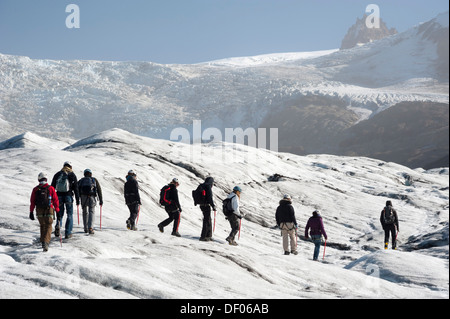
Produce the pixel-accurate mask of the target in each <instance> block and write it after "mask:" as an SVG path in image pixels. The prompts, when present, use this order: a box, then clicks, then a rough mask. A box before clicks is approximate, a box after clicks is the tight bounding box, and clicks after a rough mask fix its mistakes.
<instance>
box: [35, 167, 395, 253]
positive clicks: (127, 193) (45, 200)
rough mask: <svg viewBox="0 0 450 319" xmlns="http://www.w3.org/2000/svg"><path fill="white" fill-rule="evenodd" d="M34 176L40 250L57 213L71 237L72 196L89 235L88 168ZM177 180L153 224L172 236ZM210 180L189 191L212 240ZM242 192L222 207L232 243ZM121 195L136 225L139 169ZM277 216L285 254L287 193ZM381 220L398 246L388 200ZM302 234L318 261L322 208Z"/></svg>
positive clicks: (92, 193) (98, 195)
mask: <svg viewBox="0 0 450 319" xmlns="http://www.w3.org/2000/svg"><path fill="white" fill-rule="evenodd" d="M38 181H39V185H37V186H36V187H35V188H34V189H33V191H32V194H31V199H30V202H31V203H30V219H31V220H34V219H35V218H34V210H35V209H36V216H37V218H38V221H39V224H40V230H41V238H40V240H41V243H42V248H43V250H44V251H48V248H49V243H50V240H51V234H52V224H53V221H54V220H55V219H56V226H55V236H56V237H60V238H62V234H61V227H62V222H63V217H64V215H66V223H65V228H64V229H65V238H66V239H70V238H71V237H72V232H73V203H74V196H75V203H76V205H77V209H78V207H79V205H80V204H81V207H82V213H83V226H84V232H85V233H87V234H89V235H93V234H94V220H95V207H96V206H97V199H98V203H99V205H100V209H101V207H102V205H103V196H102V190H101V187H100V183H99V182H98V180H97V179H96V178H94V177H93V176H92V171H91V170H90V169H85V170H84V177H83V178H82V179H80V180H79V181H78V180H77V177H76V175H75V173H74V172H73V170H72V164H71V163H70V162H65V163H64V165H63V168H62V169H61V170H60V171H58V172H57V173H56V174H55V175H54V176H53V179H52V182H51V184H50V185H49V184H48V182H47V175H46V174H45V173H39V175H38ZM179 185H180V183H179V180H178V179H177V178H173V179H172V180H171V181H170V183H168V184H167V185H165V186H164V187H163V188H162V189H161V190H160V200H159V204H160V205H161V206H162V207H164V209H165V211H166V213H167V214H168V217H167V218H166V219H165V220H163V221H162V222H160V223H159V224H158V225H157V227H158V229H159V231H160V232H164V228H165V227H166V226H169V225H170V224H171V223H173V225H172V233H171V234H172V235H173V236H176V237H181V235H180V233H179V226H180V220H181V212H182V208H181V204H180V201H179V197H178V187H179ZM213 186H214V178H213V177H207V178H206V179H205V181H204V182H203V183H201V184H200V185H199V186H198V187H197V189H196V190H193V191H192V197H193V200H194V205H195V206H197V205H198V206H199V207H200V210H201V212H202V214H203V223H202V230H201V235H200V241H205V242H207V241H212V240H213V237H212V236H213V232H214V228H215V220H216V218H215V217H216V213H217V207H216V204H215V202H214V196H213ZM241 193H242V189H241V187H239V186H235V187H234V188H233V190H232V192H231V193H230V194H229V195H228V196H227V198H226V199H224V200H223V202H222V211H223V213H224V215H225V218H226V219H227V220H228V221H229V223H230V227H231V231H230V234H229V235H228V237H227V238H226V241H227V242H228V243H229V244H230V245H232V246H237V245H238V244H237V243H236V235H237V234H238V233H239V232H240V226H241V220H242V218H243V217H244V215H243V214H242V213H241V211H240V199H241ZM124 198H125V203H126V205H127V206H128V209H129V212H130V215H129V217H128V219H127V220H126V227H127V229H129V230H137V227H136V224H137V220H138V218H139V212H140V206H141V198H140V195H139V185H138V181H137V175H136V173H135V172H134V171H133V170H130V171H128V174H127V176H126V182H125V185H124ZM212 212H214V225H213V222H212V217H211V213H212ZM275 219H276V223H277V226H278V228H279V229H280V230H281V236H282V245H283V249H284V254H285V255H289V254H294V255H297V254H298V251H297V237H298V234H297V229H298V224H297V220H296V218H295V210H294V207H293V206H292V198H291V196H290V195H284V196H283V198H282V199H281V200H280V202H279V206H278V208H277V210H276V213H275ZM380 222H381V224H382V227H383V229H384V231H385V240H384V242H385V249H387V248H388V243H389V236H390V235H391V237H392V249H396V239H397V234H398V230H399V227H398V216H397V212H396V211H395V209H394V208H393V207H392V202H391V201H387V202H386V206H385V207H384V209H383V210H382V212H381V216H380ZM304 234H305V238H306V239H311V241H312V242H313V243H314V245H315V248H314V253H313V260H315V261H317V260H318V257H319V253H320V247H321V245H322V242H323V239H325V244H326V241H327V239H328V236H327V233H326V232H325V228H324V224H323V219H322V217H321V214H320V211H318V210H315V211H314V212H313V213H312V216H311V217H310V218H309V219H308V222H307V224H306V227H305V231H304ZM289 247H290V249H289Z"/></svg>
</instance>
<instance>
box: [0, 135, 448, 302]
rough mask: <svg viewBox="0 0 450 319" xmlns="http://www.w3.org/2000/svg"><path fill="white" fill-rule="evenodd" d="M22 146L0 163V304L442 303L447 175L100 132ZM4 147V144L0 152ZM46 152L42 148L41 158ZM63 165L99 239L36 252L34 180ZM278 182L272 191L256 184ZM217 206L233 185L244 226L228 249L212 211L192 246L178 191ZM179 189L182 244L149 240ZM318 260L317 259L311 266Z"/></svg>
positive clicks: (220, 219) (194, 232) (190, 221)
mask: <svg viewBox="0 0 450 319" xmlns="http://www.w3.org/2000/svg"><path fill="white" fill-rule="evenodd" d="M23 136H26V137H30V136H31V138H30V139H32V140H33V141H34V143H24V144H22V145H20V146H19V147H3V149H1V150H0V187H1V188H2V189H4V190H6V192H3V195H2V197H1V198H0V207H1V209H2V211H1V219H0V298H49V299H50V298H165V299H166V298H167V299H173V298H182V299H185V298H186V299H209V298H219V299H220V298H227V299H228V298H230V299H241V298H252V299H255V298H261V299H265V298H273V299H278V298H379V297H383V298H388V299H392V298H419V299H420V298H444V299H446V298H448V297H449V283H448V282H449V281H448V277H449V275H448V274H449V272H448V220H449V218H448V216H449V191H448V187H449V180H448V178H449V175H448V174H449V170H448V168H442V169H434V170H430V171H425V170H421V169H416V170H411V169H409V168H406V167H403V166H401V165H398V164H394V163H387V162H382V161H378V160H373V159H369V158H361V157H336V156H331V155H310V156H306V157H302V156H296V155H291V154H287V153H273V152H270V151H267V150H260V149H256V148H250V147H247V146H244V145H234V144H227V143H210V144H203V145H200V144H195V145H187V144H183V143H176V142H168V141H164V140H157V139H151V138H147V137H142V136H138V135H134V134H131V133H129V132H127V131H124V130H121V129H112V130H107V131H104V132H101V133H98V134H95V135H93V136H91V137H88V138H86V139H83V140H80V141H78V142H75V143H71V145H70V146H69V147H66V145H65V143H66V142H63V143H61V144H60V143H59V142H57V141H54V143H50V144H49V142H51V141H50V140H48V139H43V138H40V137H38V136H37V135H30V134H29V133H25V134H24V135H22V138H23ZM3 145H4V144H3ZM52 145H53V146H56V145H58V147H51V146H52ZM66 160H70V161H71V162H72V164H73V168H74V172H75V173H76V174H77V176H78V178H80V177H81V176H82V172H83V170H84V169H85V168H90V169H91V170H92V171H93V173H94V176H95V177H97V178H98V179H99V182H100V183H101V186H102V189H103V194H104V202H105V203H104V206H103V216H102V229H101V230H100V229H99V208H98V207H97V210H96V211H97V216H96V233H95V235H92V236H90V235H86V234H84V232H83V230H82V227H81V226H79V225H78V224H77V217H76V209H75V212H74V237H73V238H72V239H70V240H64V241H63V245H62V247H60V244H59V240H57V239H56V238H54V239H53V240H52V242H51V244H50V250H49V251H48V252H47V253H43V252H42V249H41V247H40V243H39V239H38V238H39V226H38V223H37V221H31V220H29V219H28V209H29V196H30V194H31V190H32V188H33V187H34V186H35V185H36V184H37V181H36V179H37V175H38V173H39V172H41V171H44V172H47V174H49V175H50V176H51V175H52V174H54V173H56V172H57V171H58V170H59V169H60V168H61V166H62V164H63V163H64V161H66ZM129 169H134V170H135V171H136V172H137V174H138V180H139V185H140V188H141V197H142V204H143V205H142V208H141V212H140V217H139V223H138V228H139V230H138V231H136V232H133V231H129V230H127V229H126V227H125V220H126V219H127V218H128V215H129V213H128V209H127V207H126V206H125V204H124V200H123V193H122V189H123V184H124V181H125V175H126V173H127V171H128V170H129ZM275 173H278V174H281V175H283V178H282V180H281V181H279V182H269V181H268V177H269V176H271V175H273V174H275ZM209 175H210V176H213V177H214V178H215V180H216V184H215V187H214V188H213V191H214V194H215V201H216V204H217V206H218V207H220V206H221V205H220V204H219V203H220V199H223V198H225V196H226V195H227V194H228V193H229V192H230V191H231V189H232V187H233V186H235V185H239V186H241V187H242V189H243V193H242V198H241V204H242V211H243V213H245V214H246V217H245V218H244V219H243V221H242V229H241V236H240V239H239V240H238V244H239V246H237V247H234V246H229V245H228V244H226V242H225V238H226V237H227V235H228V233H229V231H230V226H229V224H228V222H227V221H226V220H225V218H224V216H223V214H222V212H221V209H219V211H218V212H217V219H216V230H215V233H214V238H215V241H213V242H200V241H199V240H198V239H199V236H200V232H201V224H202V214H201V212H200V209H199V208H198V207H195V206H194V205H193V203H192V198H191V191H192V190H193V189H195V188H196V186H197V185H198V183H199V182H201V181H202V179H203V178H204V177H206V176H209ZM173 177H177V178H178V179H179V180H180V187H179V193H180V201H181V204H182V207H183V213H182V217H181V223H180V233H181V235H182V237H181V238H177V237H174V236H171V235H170V228H171V227H170V226H171V225H170V226H169V227H167V228H166V229H165V232H164V233H160V232H159V230H158V228H157V226H156V225H157V224H158V223H159V222H160V221H162V220H163V219H165V218H166V217H167V214H166V213H165V211H164V210H163V209H162V208H160V207H159V205H158V204H157V202H158V198H159V190H160V188H161V187H162V186H164V185H165V184H166V183H168V181H170V180H171V178H173ZM286 193H287V194H290V195H291V196H292V198H293V205H294V208H295V210H296V217H297V221H298V222H299V235H300V237H299V239H298V251H299V254H298V255H297V256H294V255H290V256H284V255H283V251H282V245H281V237H280V231H279V230H277V229H276V228H274V227H273V226H275V210H276V207H277V206H278V201H279V200H280V199H281V197H282V195H283V194H286ZM387 199H390V200H392V201H393V204H394V207H395V208H396V209H397V211H398V213H399V218H400V233H399V250H397V251H392V250H387V251H385V250H384V249H381V248H382V246H383V236H384V235H383V231H382V229H381V227H380V224H379V214H380V212H381V209H382V208H383V206H384V203H385V201H386V200H387ZM315 209H319V210H321V211H322V215H323V218H324V224H325V228H326V231H327V233H328V237H329V238H328V243H327V248H326V254H325V260H324V261H322V260H321V261H319V262H315V261H312V253H313V245H312V243H310V242H308V241H306V240H304V238H303V237H302V236H303V231H304V227H305V224H306V221H307V219H308V218H309V216H310V215H311V213H312V211H313V210H315ZM322 252H323V247H322V251H321V256H322Z"/></svg>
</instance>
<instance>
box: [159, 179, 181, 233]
mask: <svg viewBox="0 0 450 319" xmlns="http://www.w3.org/2000/svg"><path fill="white" fill-rule="evenodd" d="M178 186H180V183H179V181H178V178H174V179H172V181H171V182H170V183H169V184H168V185H166V186H164V187H163V188H162V189H161V193H160V200H159V202H160V204H161V205H162V206H164V209H165V210H166V213H167V214H168V215H169V217H168V218H167V219H165V220H164V221H162V222H161V223H159V224H158V229H159V231H160V232H161V233H163V232H164V227H166V226H167V225H169V224H170V223H171V222H173V229H172V235H173V236H176V237H181V235H180V233H179V232H178V228H179V226H180V214H181V212H182V209H181V205H180V200H179V198H178V190H177V188H178Z"/></svg>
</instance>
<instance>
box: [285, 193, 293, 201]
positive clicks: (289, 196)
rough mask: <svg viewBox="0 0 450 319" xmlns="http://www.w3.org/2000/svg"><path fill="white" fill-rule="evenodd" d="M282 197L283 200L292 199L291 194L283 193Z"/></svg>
mask: <svg viewBox="0 0 450 319" xmlns="http://www.w3.org/2000/svg"><path fill="white" fill-rule="evenodd" d="M283 199H284V200H292V198H291V195H288V194H285V195H284V196H283Z"/></svg>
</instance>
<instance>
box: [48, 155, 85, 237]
mask: <svg viewBox="0 0 450 319" xmlns="http://www.w3.org/2000/svg"><path fill="white" fill-rule="evenodd" d="M51 185H52V186H53V187H54V188H55V190H56V194H57V195H58V200H59V205H60V206H59V214H56V217H57V220H56V226H55V236H56V237H59V236H60V229H61V226H62V221H63V217H64V211H66V213H67V219H66V224H65V238H66V239H68V238H71V237H72V230H73V195H74V194H75V200H76V205H77V206H79V205H80V195H79V193H78V181H77V176H76V175H75V173H74V172H73V171H72V164H71V163H70V162H64V165H63V168H62V169H61V170H60V171H59V172H58V173H56V174H55V175H54V176H53V180H52V184H51Z"/></svg>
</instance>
